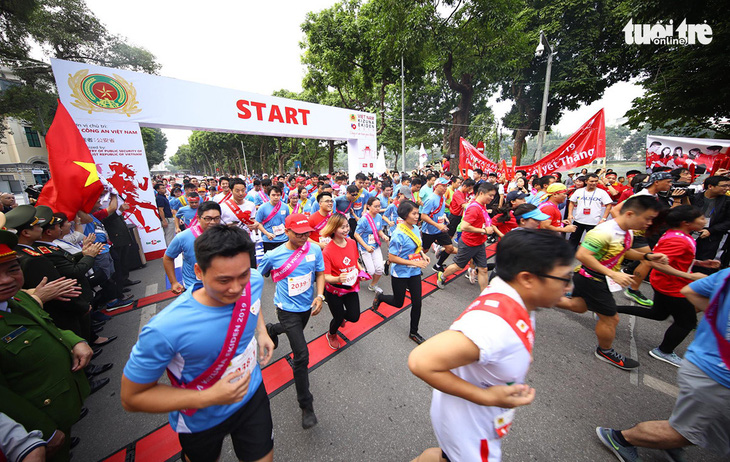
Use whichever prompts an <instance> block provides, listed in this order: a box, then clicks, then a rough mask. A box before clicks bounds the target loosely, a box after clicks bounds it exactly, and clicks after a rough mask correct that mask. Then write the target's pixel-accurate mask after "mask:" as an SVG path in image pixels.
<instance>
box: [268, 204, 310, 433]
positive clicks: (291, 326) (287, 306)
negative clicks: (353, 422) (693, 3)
mask: <svg viewBox="0 0 730 462" xmlns="http://www.w3.org/2000/svg"><path fill="white" fill-rule="evenodd" d="M285 227H286V236H287V237H288V239H289V240H288V241H287V242H286V243H285V244H284V245H282V246H280V247H278V248H276V249H274V250H272V251H271V252H269V253H267V254H266V255H264V258H263V259H262V261H261V264H260V265H259V270H260V271H261V273H262V274H269V273H271V279H272V280H274V281H275V283H276V292H275V293H274V305H276V316H277V317H278V318H279V322H278V323H276V324H267V325H266V330H267V331H268V332H269V336H270V337H271V338H272V339H273V340H274V345H278V343H279V342H278V336H279V335H281V334H286V336H287V338H288V339H289V345H290V346H291V349H292V353H293V355H294V358H293V369H294V385H295V387H296V389H297V401H298V402H299V407H300V408H301V409H302V427H303V428H305V429H307V428H311V427H313V426H315V425H316V424H317V416H316V415H315V414H314V406H313V405H312V401H313V397H312V393H311V392H310V391H309V370H308V367H309V349H308V347H307V340H306V339H305V338H304V328H305V327H306V326H307V322H308V321H309V317H310V315H311V316H316V315H317V314H319V312H320V310H321V309H322V302H323V301H324V258H323V257H322V250H321V249H320V248H319V246H317V245H312V244H310V243H309V242H308V239H309V234H310V233H311V232H312V231H313V228H312V227H311V226H309V221H308V220H307V217H306V216H305V215H304V214H301V213H295V214H292V215H289V217H287V219H286V223H285ZM305 246H306V247H308V249H306V247H305ZM305 250H306V251H305ZM315 285H316V287H315ZM315 294H316V296H315ZM274 348H276V347H274Z"/></svg>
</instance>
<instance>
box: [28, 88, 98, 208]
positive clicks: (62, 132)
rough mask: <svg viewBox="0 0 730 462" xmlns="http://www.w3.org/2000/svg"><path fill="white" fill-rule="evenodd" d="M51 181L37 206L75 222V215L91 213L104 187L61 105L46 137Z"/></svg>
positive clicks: (92, 161)
mask: <svg viewBox="0 0 730 462" xmlns="http://www.w3.org/2000/svg"><path fill="white" fill-rule="evenodd" d="M46 146H48V164H49V166H50V170H51V179H50V180H49V181H48V183H46V184H45V186H43V190H42V191H41V194H40V196H39V197H38V205H47V206H49V207H51V208H52V209H53V210H54V211H56V212H63V213H65V214H66V216H67V217H68V219H69V220H70V219H72V218H73V217H74V216H75V215H76V212H78V211H79V210H83V211H84V212H87V213H88V212H90V211H91V209H92V207H94V203H96V201H97V200H98V199H99V196H100V195H101V193H102V191H103V190H104V186H103V185H102V184H101V181H100V180H99V174H98V173H97V171H96V164H95V163H94V158H93V157H91V151H89V148H88V146H86V142H85V141H84V138H83V137H82V136H81V132H79V129H78V127H76V123H75V122H74V121H73V119H72V118H71V115H70V114H69V113H68V111H67V110H66V108H65V107H63V104H61V102H60V101H59V102H58V109H57V110H56V116H55V117H54V119H53V123H52V124H51V128H49V129H48V134H47V135H46Z"/></svg>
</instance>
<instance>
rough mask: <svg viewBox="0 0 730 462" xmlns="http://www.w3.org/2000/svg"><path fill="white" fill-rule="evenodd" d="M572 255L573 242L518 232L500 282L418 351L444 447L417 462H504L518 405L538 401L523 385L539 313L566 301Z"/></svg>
mask: <svg viewBox="0 0 730 462" xmlns="http://www.w3.org/2000/svg"><path fill="white" fill-rule="evenodd" d="M526 248H530V252H525V250H524V249H526ZM573 258H574V252H573V250H572V248H571V247H570V244H568V243H567V242H566V241H565V240H564V239H561V238H559V237H557V236H555V235H554V234H553V233H551V232H549V231H544V230H527V229H520V230H513V231H511V232H510V233H508V234H507V235H505V236H504V238H502V240H501V241H500V242H499V244H498V245H497V267H496V270H495V271H496V272H497V275H498V277H497V278H495V279H494V281H493V282H492V284H491V285H490V286H489V287H487V288H486V289H485V290H484V292H482V295H480V296H479V297H478V298H477V299H476V300H475V301H474V302H473V303H472V304H471V305H469V307H468V308H467V309H466V310H465V311H464V312H463V313H462V314H461V316H459V318H458V319H457V320H456V321H455V322H454V323H453V324H452V325H451V327H450V329H449V330H447V331H445V332H442V333H440V334H438V335H436V336H434V337H432V338H431V339H429V340H427V341H425V342H424V343H423V344H421V345H420V346H418V347H416V349H415V350H413V352H412V353H411V355H410V357H409V358H408V366H409V367H410V369H411V371H412V372H413V373H414V374H415V375H416V376H418V377H419V378H421V379H422V380H423V381H425V382H426V383H428V384H429V385H431V386H432V387H434V388H435V390H434V392H433V401H432V403H431V421H432V423H433V428H434V432H435V433H436V438H437V439H438V442H439V446H440V447H439V448H431V449H427V450H426V451H424V452H423V454H421V455H420V456H419V457H417V458H416V459H415V460H416V461H419V462H426V461H451V462H457V461H469V462H472V461H483V462H498V461H499V460H501V456H502V450H501V438H502V437H504V436H505V435H506V434H507V433H508V432H509V428H510V425H511V423H512V419H513V415H514V411H513V410H512V408H514V407H518V406H525V405H527V404H530V403H531V402H532V401H533V400H534V398H535V390H534V389H532V388H531V387H529V386H528V385H526V384H525V383H524V381H525V375H526V374H527V370H528V368H529V366H530V363H531V362H532V345H533V343H534V339H535V336H534V331H533V326H534V321H533V317H532V312H533V311H534V310H535V309H536V308H537V307H540V306H554V305H555V304H556V303H557V302H558V300H560V299H561V298H562V297H563V295H564V294H565V292H566V291H567V290H568V288H569V285H570V282H571V279H570V276H571V273H572V263H573Z"/></svg>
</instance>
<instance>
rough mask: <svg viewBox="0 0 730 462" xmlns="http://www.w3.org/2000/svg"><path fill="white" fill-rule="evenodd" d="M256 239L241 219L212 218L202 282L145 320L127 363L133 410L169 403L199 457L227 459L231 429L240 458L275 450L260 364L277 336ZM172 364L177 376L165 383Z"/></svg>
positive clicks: (201, 245) (125, 384)
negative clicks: (267, 317) (254, 259)
mask: <svg viewBox="0 0 730 462" xmlns="http://www.w3.org/2000/svg"><path fill="white" fill-rule="evenodd" d="M253 245H254V244H253V242H251V239H250V238H249V237H248V234H246V232H245V231H243V230H241V229H240V228H237V227H235V228H234V227H226V226H211V227H210V228H208V229H207V230H206V231H205V232H204V233H203V234H201V235H200V236H199V237H198V238H197V239H196V240H195V259H196V263H195V274H196V276H197V277H198V279H200V281H198V282H196V283H195V284H194V285H193V286H192V287H189V288H188V289H187V290H186V291H185V293H183V294H182V295H180V296H179V297H178V298H177V299H176V300H175V301H173V302H172V303H171V304H170V305H169V306H167V307H166V308H165V309H164V310H162V312H160V313H159V314H158V315H157V316H155V317H154V318H152V320H151V321H150V322H149V323H148V324H147V325H146V326H145V327H144V329H143V330H142V333H141V334H140V336H139V340H138V341H137V344H136V345H135V346H134V348H133V350H132V354H131V355H130V357H129V362H127V365H126V366H125V368H124V375H123V377H122V391H121V399H122V406H124V409H126V410H127V411H132V412H149V413H161V412H168V413H169V421H170V425H171V426H172V429H173V430H175V431H176V432H177V433H178V438H179V439H180V446H182V453H183V457H184V459H183V460H186V461H189V462H196V461H215V460H217V458H218V456H219V455H220V452H221V447H222V444H223V439H224V438H225V437H226V436H227V435H231V438H232V440H233V449H234V451H235V453H236V456H237V457H238V459H239V460H247V461H271V460H273V457H274V449H273V447H274V440H273V424H272V421H271V410H270V409H269V398H268V396H267V394H266V390H265V389H264V385H263V380H262V377H261V368H260V367H259V363H260V364H261V365H266V363H268V362H269V359H271V354H272V352H273V350H274V344H273V342H272V341H271V339H270V338H269V335H268V334H267V332H266V325H265V324H264V319H263V317H262V316H261V315H260V314H259V312H260V309H261V291H262V289H263V287H264V279H263V277H262V276H261V274H260V273H259V272H258V271H257V270H255V269H252V268H251V261H250V259H251V249H252V248H253ZM224 332H227V334H225V335H224ZM257 344H258V356H257ZM165 370H167V376H168V377H169V379H170V382H171V385H164V384H161V383H159V379H160V376H161V375H162V374H163V372H165Z"/></svg>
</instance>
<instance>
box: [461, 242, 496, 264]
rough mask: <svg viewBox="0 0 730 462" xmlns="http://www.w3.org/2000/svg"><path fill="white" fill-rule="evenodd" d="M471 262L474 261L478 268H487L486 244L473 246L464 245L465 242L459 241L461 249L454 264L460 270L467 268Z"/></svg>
mask: <svg viewBox="0 0 730 462" xmlns="http://www.w3.org/2000/svg"><path fill="white" fill-rule="evenodd" d="M470 260H474V264H475V265H477V268H486V267H487V260H488V259H487V250H486V247H484V244H482V245H476V246H471V245H466V244H464V241H459V249H458V252H457V253H456V256H455V257H454V263H455V264H456V265H457V266H458V267H459V268H465V267H466V265H468V264H469V261H470Z"/></svg>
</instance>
